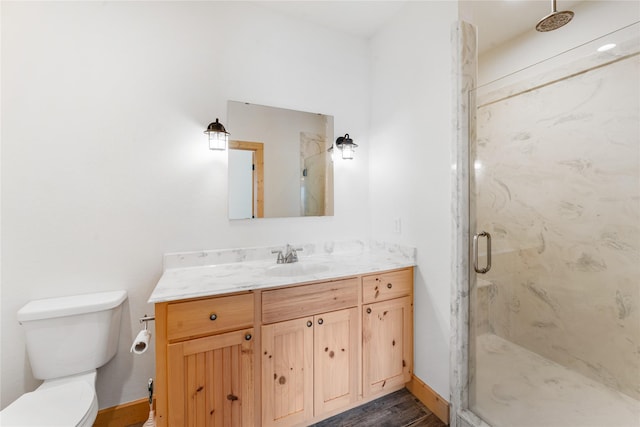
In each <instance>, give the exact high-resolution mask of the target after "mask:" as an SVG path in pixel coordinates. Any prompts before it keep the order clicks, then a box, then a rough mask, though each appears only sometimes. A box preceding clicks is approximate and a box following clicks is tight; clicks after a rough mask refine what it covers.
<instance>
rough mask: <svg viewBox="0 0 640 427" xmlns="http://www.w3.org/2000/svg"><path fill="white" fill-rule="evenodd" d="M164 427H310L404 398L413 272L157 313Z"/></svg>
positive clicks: (259, 292)
mask: <svg viewBox="0 0 640 427" xmlns="http://www.w3.org/2000/svg"><path fill="white" fill-rule="evenodd" d="M155 316H156V424H157V426H158V427H187V426H243V427H249V426H255V427H260V426H263V427H268V426H304V425H309V424H312V423H314V422H318V421H320V420H322V419H324V418H327V417H329V416H331V415H334V414H337V413H339V412H340V411H343V410H347V409H350V408H353V407H355V406H357V405H360V404H362V403H364V402H366V401H369V400H372V399H375V398H377V397H379V396H381V395H383V394H386V393H390V392H392V391H395V390H398V389H400V388H402V387H403V386H404V384H405V383H407V382H408V381H410V379H411V371H412V369H413V368H412V366H413V360H412V355H413V268H411V267H409V268H404V269H398V270H392V271H386V272H382V273H377V274H368V275H362V276H355V277H348V278H342V279H336V280H328V281H321V282H313V283H306V284H296V285H293V286H286V287H274V288H271V289H256V290H253V291H247V292H239V293H235V294H227V295H221V296H215V297H208V298H194V299H189V300H179V301H169V302H162V303H156V305H155Z"/></svg>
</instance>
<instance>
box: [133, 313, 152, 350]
mask: <svg viewBox="0 0 640 427" xmlns="http://www.w3.org/2000/svg"><path fill="white" fill-rule="evenodd" d="M152 320H155V316H147V315H146V314H145V315H144V317H141V318H140V323H144V329H143V330H142V331H140V332H139V333H138V335H137V336H136V337H135V338H134V340H133V344H131V350H129V351H130V352H131V353H135V354H142V353H144V352H146V351H147V349H148V348H149V341H150V340H151V331H149V322H150V321H152Z"/></svg>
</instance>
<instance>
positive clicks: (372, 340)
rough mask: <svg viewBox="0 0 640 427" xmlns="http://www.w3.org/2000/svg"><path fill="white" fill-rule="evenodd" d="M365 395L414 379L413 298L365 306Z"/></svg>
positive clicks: (363, 313) (363, 350)
mask: <svg viewBox="0 0 640 427" xmlns="http://www.w3.org/2000/svg"><path fill="white" fill-rule="evenodd" d="M362 311H363V312H362V334H363V341H362V358H363V373H362V375H363V395H364V396H365V397H367V396H372V395H375V394H378V393H382V392H384V391H385V390H386V389H388V388H391V387H393V386H398V385H402V384H405V383H407V382H408V381H409V380H410V379H411V367H412V366H413V340H412V337H413V326H412V325H413V303H412V299H411V297H404V298H396V299H392V300H389V301H382V302H377V303H373V304H366V305H363V306H362Z"/></svg>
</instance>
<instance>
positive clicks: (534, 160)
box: [469, 25, 640, 427]
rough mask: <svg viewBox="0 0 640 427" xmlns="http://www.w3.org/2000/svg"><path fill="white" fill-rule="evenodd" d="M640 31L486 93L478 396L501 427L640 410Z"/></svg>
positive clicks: (474, 313)
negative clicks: (607, 47)
mask: <svg viewBox="0 0 640 427" xmlns="http://www.w3.org/2000/svg"><path fill="white" fill-rule="evenodd" d="M639 33H640V32H639V28H638V25H636V26H633V27H630V28H627V29H626V30H624V31H621V32H618V33H617V34H616V35H612V36H611V37H607V38H606V39H602V40H596V41H594V42H592V43H589V44H587V45H584V46H582V47H581V48H580V49H577V50H574V51H571V52H567V53H565V54H563V55H562V56H560V57H557V58H553V59H552V60H549V61H547V62H545V63H542V64H538V65H536V66H535V67H533V68H531V69H527V70H524V71H522V72H520V73H518V74H516V75H512V76H510V77H509V78H508V79H504V80H502V81H499V82H495V83H494V84H492V85H491V86H490V87H485V88H481V90H478V91H477V93H475V94H474V95H475V97H476V105H477V110H476V115H475V119H476V120H475V122H476V133H477V135H476V139H475V141H472V143H471V144H472V146H471V147H470V153H471V154H470V155H471V158H472V167H471V168H470V169H471V176H472V178H471V191H470V193H471V201H470V208H471V222H470V226H471V227H470V228H471V230H472V233H475V235H474V236H472V238H473V240H472V242H473V243H472V244H473V247H472V259H471V263H472V267H471V268H472V272H471V276H472V278H471V283H470V330H469V351H470V354H469V360H470V362H469V363H470V366H469V378H470V388H469V406H470V409H471V410H473V412H475V413H476V414H477V415H478V416H480V417H481V418H482V419H484V420H485V421H487V422H488V423H489V424H491V425H493V426H496V427H499V426H504V427H526V426H531V427H539V426H545V427H550V426H558V427H560V426H562V427H572V426H576V427H577V426H580V427H582V426H609V425H615V426H637V425H638V420H640V402H639V399H640V352H639V351H638V348H640V79H639V78H638V76H640V55H639V53H638V52H639V51H640V48H639V47H638V46H639V41H638V34H639ZM614 36H615V37H614ZM613 39H615V40H616V43H617V47H616V48H614V49H612V50H610V51H607V52H597V50H596V49H597V48H598V47H600V46H601V45H603V44H605V43H610V42H611V41H612V40H613Z"/></svg>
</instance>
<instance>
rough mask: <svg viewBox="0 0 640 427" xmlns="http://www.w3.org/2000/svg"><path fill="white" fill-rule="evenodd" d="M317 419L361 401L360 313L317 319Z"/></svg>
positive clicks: (342, 312) (353, 311)
mask: <svg viewBox="0 0 640 427" xmlns="http://www.w3.org/2000/svg"><path fill="white" fill-rule="evenodd" d="M314 322H315V325H314V328H313V335H314V380H315V381H314V392H315V402H314V403H315V406H314V413H315V415H316V416H318V415H321V414H323V413H326V412H329V411H333V410H336V409H339V408H341V407H345V406H348V405H349V404H351V403H353V402H355V401H356V400H357V398H358V378H359V375H358V337H359V335H360V334H359V325H358V309H357V308H355V307H354V308H350V309H345V310H340V311H334V312H331V313H325V314H321V315H317V316H315V317H314Z"/></svg>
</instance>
